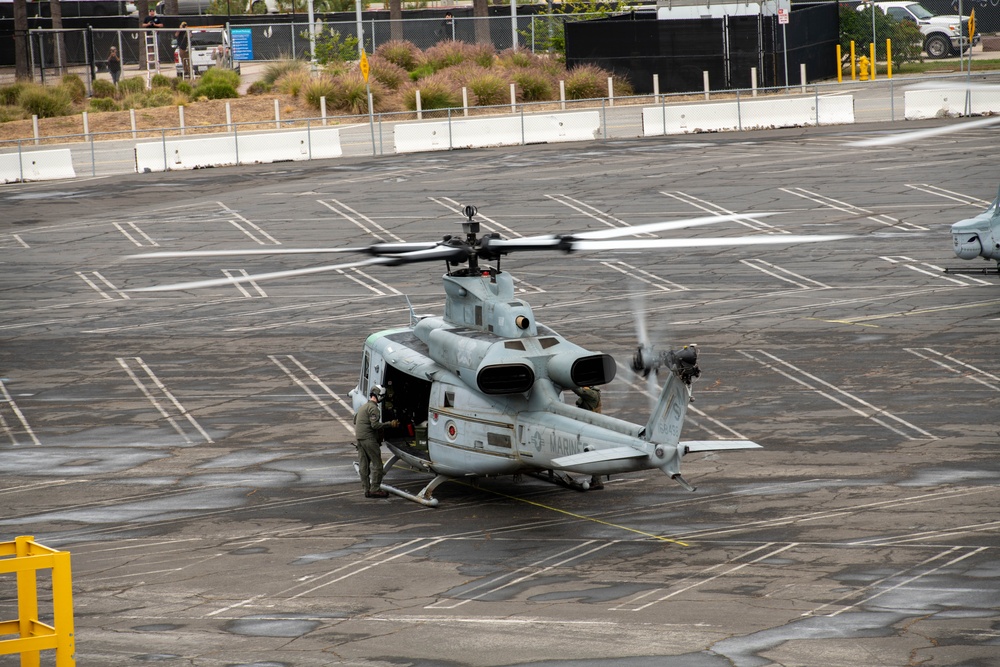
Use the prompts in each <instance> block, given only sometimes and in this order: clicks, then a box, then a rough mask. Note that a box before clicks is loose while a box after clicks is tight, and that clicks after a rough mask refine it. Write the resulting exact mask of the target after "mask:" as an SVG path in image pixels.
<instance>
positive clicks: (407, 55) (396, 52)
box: [375, 39, 420, 72]
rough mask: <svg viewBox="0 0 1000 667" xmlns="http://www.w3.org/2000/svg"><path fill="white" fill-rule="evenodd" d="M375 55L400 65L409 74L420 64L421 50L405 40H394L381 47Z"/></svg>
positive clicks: (376, 50)
mask: <svg viewBox="0 0 1000 667" xmlns="http://www.w3.org/2000/svg"><path fill="white" fill-rule="evenodd" d="M375 55H376V56H378V57H379V58H384V59H385V60H388V61H389V62H391V63H395V64H396V65H399V66H400V67H402V68H403V69H405V70H406V71H407V72H412V71H413V70H414V68H416V66H417V64H418V63H419V62H420V49H418V48H417V45H416V44H414V43H413V42H409V41H407V40H405V39H394V40H391V41H388V42H385V43H384V44H381V45H379V47H378V48H377V49H375Z"/></svg>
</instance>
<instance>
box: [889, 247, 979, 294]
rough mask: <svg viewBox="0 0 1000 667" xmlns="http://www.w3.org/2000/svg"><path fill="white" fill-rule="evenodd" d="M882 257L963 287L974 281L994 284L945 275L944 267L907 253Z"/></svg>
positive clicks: (968, 277) (976, 279) (972, 278)
mask: <svg viewBox="0 0 1000 667" xmlns="http://www.w3.org/2000/svg"><path fill="white" fill-rule="evenodd" d="M880 259H884V260H885V261H887V262H889V263H890V264H900V265H902V266H905V267H906V268H908V269H910V270H911V271H916V272H917V273H923V274H924V275H928V276H932V277H934V278H941V279H942V280H946V281H948V282H950V283H954V284H956V285H962V286H963V287H968V286H969V285H971V284H972V283H979V284H980V285H992V283H990V282H989V281H987V280H982V279H980V278H974V277H972V276H964V277H963V278H962V279H958V278H952V277H951V276H946V275H944V269H942V268H941V267H940V266H938V265H936V264H928V263H927V262H918V261H917V260H915V259H913V258H912V257H907V256H906V255H883V256H882V257H880ZM908 262H913V263H914V264H920V265H921V266H925V267H927V268H925V269H922V268H920V267H918V266H914V265H913V264H909V263H908ZM967 281H971V282H967Z"/></svg>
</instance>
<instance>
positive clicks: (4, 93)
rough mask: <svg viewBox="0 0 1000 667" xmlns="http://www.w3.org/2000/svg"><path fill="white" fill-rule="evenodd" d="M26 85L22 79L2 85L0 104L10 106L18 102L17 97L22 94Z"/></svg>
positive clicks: (0, 88)
mask: <svg viewBox="0 0 1000 667" xmlns="http://www.w3.org/2000/svg"><path fill="white" fill-rule="evenodd" d="M25 87H27V84H26V83H23V82H21V81H18V82H16V83H12V84H10V85H7V86H0V104H2V105H8V106H9V105H12V104H17V98H18V97H19V96H20V95H21V91H22V90H24V89H25Z"/></svg>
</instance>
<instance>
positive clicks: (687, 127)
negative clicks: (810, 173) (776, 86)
mask: <svg viewBox="0 0 1000 667" xmlns="http://www.w3.org/2000/svg"><path fill="white" fill-rule="evenodd" d="M817 101H818V103H819V106H818V108H817ZM853 122H854V96H852V95H834V96H830V97H820V98H816V97H795V98H791V99H773V98H769V99H760V98H757V99H749V100H745V101H743V100H741V101H740V102H739V104H737V103H736V102H716V103H713V104H676V105H665V106H658V107H643V109H642V133H643V136H646V137H652V136H660V135H663V134H688V133H692V132H731V131H736V130H764V129H771V128H777V127H801V126H803V125H841V124H850V123H853Z"/></svg>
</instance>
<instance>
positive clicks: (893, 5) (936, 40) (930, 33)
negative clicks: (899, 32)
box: [858, 2, 980, 58]
mask: <svg viewBox="0 0 1000 667" xmlns="http://www.w3.org/2000/svg"><path fill="white" fill-rule="evenodd" d="M970 4H971V3H970ZM874 5H875V6H876V7H878V8H879V9H881V10H882V13H883V14H886V15H887V16H891V17H892V18H894V19H896V20H897V21H912V22H913V23H916V24H917V27H918V28H920V32H921V33H922V34H923V36H924V51H925V52H926V53H927V55H928V57H930V58H946V57H947V56H951V55H955V56H957V55H959V54H960V53H961V52H962V48H963V46H964V48H965V49H969V48H971V47H973V46H975V45H976V44H978V43H979V40H980V35H979V33H978V32H977V33H976V34H975V35H971V36H970V35H969V17H968V16H962V17H959V16H956V15H950V14H949V15H942V16H937V15H935V14H932V13H931V12H930V11H929V10H928V9H927V8H925V7H924V6H923V5H921V4H920V3H919V2H876V3H874ZM864 7H865V5H863V4H862V5H858V11H860V10H862V9H863V8H864ZM963 35H964V36H965V40H964V42H965V43H964V45H963V44H962V41H963V40H962V36H963Z"/></svg>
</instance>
